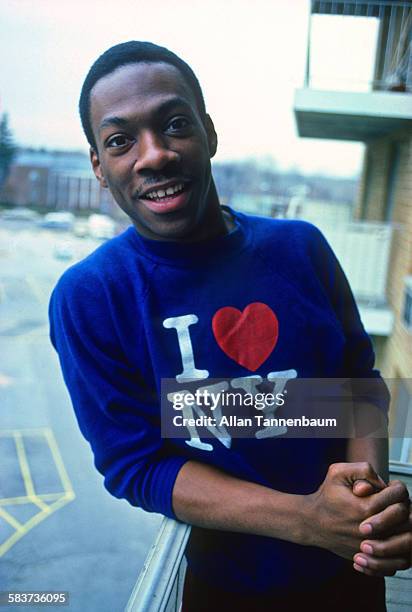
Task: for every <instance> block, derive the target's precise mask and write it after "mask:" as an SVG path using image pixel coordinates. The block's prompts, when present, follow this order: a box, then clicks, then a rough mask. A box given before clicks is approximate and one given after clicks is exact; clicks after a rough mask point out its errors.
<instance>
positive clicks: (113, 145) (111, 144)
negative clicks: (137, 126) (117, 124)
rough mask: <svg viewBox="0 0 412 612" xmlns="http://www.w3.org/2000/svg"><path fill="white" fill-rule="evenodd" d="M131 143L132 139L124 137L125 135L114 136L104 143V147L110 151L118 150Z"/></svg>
mask: <svg viewBox="0 0 412 612" xmlns="http://www.w3.org/2000/svg"><path fill="white" fill-rule="evenodd" d="M130 142H132V139H131V138H129V137H128V136H126V134H114V135H113V136H111V137H110V138H108V140H107V141H106V147H108V148H110V149H119V148H120V147H124V146H126V145H128V144H129V143H130Z"/></svg>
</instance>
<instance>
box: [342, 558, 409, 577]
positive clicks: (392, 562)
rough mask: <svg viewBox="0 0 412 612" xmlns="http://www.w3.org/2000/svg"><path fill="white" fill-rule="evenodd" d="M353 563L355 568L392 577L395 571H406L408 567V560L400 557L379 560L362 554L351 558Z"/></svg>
mask: <svg viewBox="0 0 412 612" xmlns="http://www.w3.org/2000/svg"><path fill="white" fill-rule="evenodd" d="M353 561H354V563H355V564H356V565H357V566H360V567H362V568H363V569H367V570H369V571H372V572H374V574H375V575H381V576H393V575H394V574H395V573H396V572H397V571H399V570H406V569H408V567H409V561H408V559H405V558H402V557H395V558H388V559H380V558H378V557H371V556H370V555H365V554H363V553H362V554H359V553H357V554H356V555H355V556H354V557H353ZM358 571H359V570H358Z"/></svg>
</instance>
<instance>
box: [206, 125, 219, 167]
mask: <svg viewBox="0 0 412 612" xmlns="http://www.w3.org/2000/svg"><path fill="white" fill-rule="evenodd" d="M205 128H206V134H207V141H208V143H209V153H210V157H214V156H215V154H216V151H217V134H216V131H215V126H214V125H213V121H212V119H211V118H210V115H206V121H205Z"/></svg>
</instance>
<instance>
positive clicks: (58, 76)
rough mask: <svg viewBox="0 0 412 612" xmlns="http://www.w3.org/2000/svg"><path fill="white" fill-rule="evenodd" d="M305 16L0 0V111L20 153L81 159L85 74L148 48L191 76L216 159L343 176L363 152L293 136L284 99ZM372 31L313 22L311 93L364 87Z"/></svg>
mask: <svg viewBox="0 0 412 612" xmlns="http://www.w3.org/2000/svg"><path fill="white" fill-rule="evenodd" d="M308 13H309V11H308V2H307V0H253V1H251V0H208V1H207V2H205V0H114V1H108V2H107V1H105V0H70V1H67V0H1V3H0V56H1V58H2V61H1V68H0V112H7V113H8V114H9V119H10V124H11V128H12V130H13V133H14V135H15V139H16V141H17V142H18V144H20V145H23V146H34V147H47V148H55V149H79V150H84V151H87V145H86V141H85V138H84V135H83V133H82V131H81V127H80V122H79V119H78V114H77V103H78V96H79V93H80V89H81V86H82V82H83V80H84V78H85V76H86V73H87V71H88V69H89V67H90V65H91V64H92V63H93V61H94V60H95V59H96V58H97V57H98V56H99V55H100V53H102V52H103V51H105V50H106V49H107V48H108V47H110V46H111V45H113V44H116V43H119V42H123V41H126V40H131V39H136V40H150V41H152V42H155V43H158V44H161V45H164V46H166V47H169V48H170V49H171V50H173V51H174V52H175V53H177V54H178V55H181V56H182V57H183V59H185V60H186V61H187V62H188V63H189V64H190V65H191V66H192V68H193V69H194V71H195V73H196V74H197V76H198V78H199V81H200V83H201V85H202V88H203V92H204V96H205V100H206V105H207V109H208V112H209V114H210V115H211V116H212V118H213V120H214V124H215V127H216V131H217V133H218V137H219V148H218V154H217V156H216V158H215V159H216V161H223V160H233V159H244V158H251V157H254V158H264V159H265V160H271V159H273V160H274V161H275V162H276V164H277V165H278V166H279V167H280V168H283V169H286V168H291V167H293V168H298V169H300V170H302V171H304V172H307V173H315V172H324V173H327V174H330V175H338V176H352V175H355V174H357V173H358V172H359V169H360V165H361V161H362V155H363V145H362V144H360V143H344V142H337V141H322V140H314V139H302V138H299V137H298V135H297V131H296V125H295V119H294V115H293V97H294V92H295V90H296V89H297V88H300V87H302V86H303V82H304V74H305V64H306V48H307V31H308ZM373 21H374V20H371V19H369V20H365V19H362V18H346V17H345V18H339V17H334V18H331V17H325V16H323V17H320V18H319V17H315V18H314V19H313V27H312V37H311V38H312V43H311V70H312V72H313V83H314V85H315V84H316V86H319V87H322V88H328V87H329V88H330V89H351V88H354V89H359V88H360V89H361V88H362V87H363V84H362V81H365V80H366V79H367V78H370V73H371V70H372V67H371V66H372V55H373V49H374V40H375V37H376V28H375V26H374V24H373V23H372V22H373ZM348 50H349V51H350V53H348ZM337 76H338V77H339V78H337Z"/></svg>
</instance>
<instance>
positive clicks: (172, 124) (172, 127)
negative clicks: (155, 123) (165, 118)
mask: <svg viewBox="0 0 412 612" xmlns="http://www.w3.org/2000/svg"><path fill="white" fill-rule="evenodd" d="M190 125H191V123H190V121H189V119H187V118H186V117H174V118H173V119H171V120H170V121H169V123H168V124H167V128H166V131H167V132H184V131H185V130H187V128H188V127H190Z"/></svg>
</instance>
